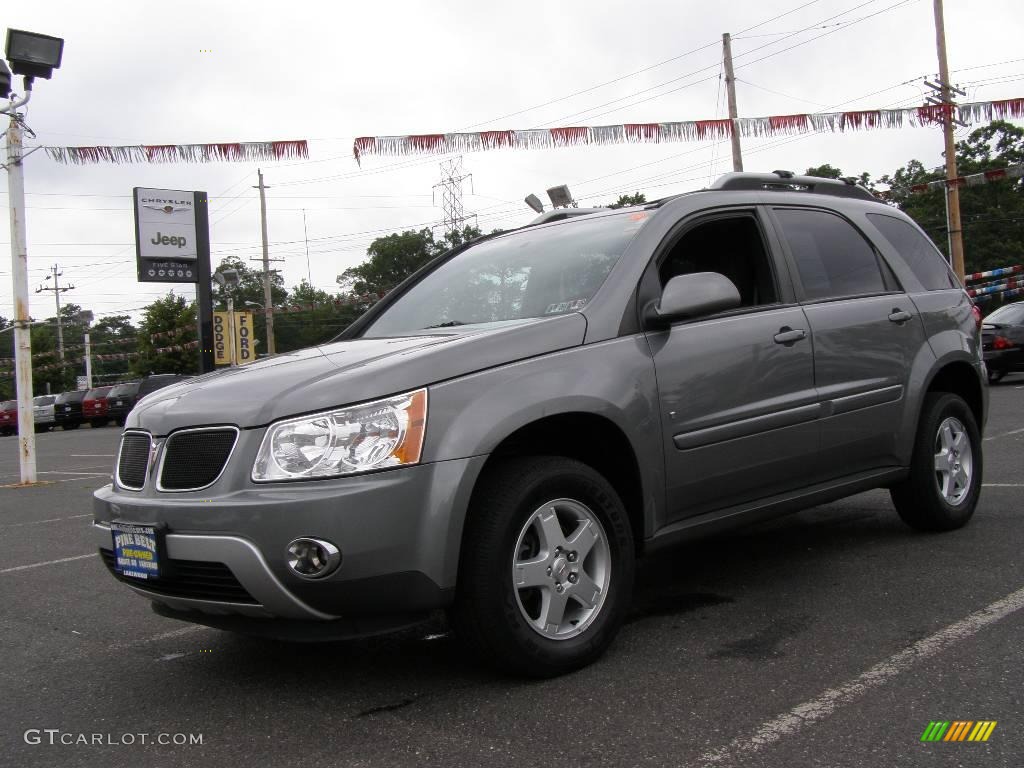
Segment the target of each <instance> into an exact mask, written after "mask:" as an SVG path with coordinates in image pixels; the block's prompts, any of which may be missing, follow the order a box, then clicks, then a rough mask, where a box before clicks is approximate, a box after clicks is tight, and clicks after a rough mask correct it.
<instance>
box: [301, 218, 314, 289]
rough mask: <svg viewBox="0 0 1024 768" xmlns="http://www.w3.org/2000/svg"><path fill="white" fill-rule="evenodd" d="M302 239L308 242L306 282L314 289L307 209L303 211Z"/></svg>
mask: <svg viewBox="0 0 1024 768" xmlns="http://www.w3.org/2000/svg"><path fill="white" fill-rule="evenodd" d="M302 239H303V240H305V241H306V280H308V281H309V287H310V288H312V287H313V270H312V269H310V267H309V232H308V231H307V230H306V209H305V208H303V209H302Z"/></svg>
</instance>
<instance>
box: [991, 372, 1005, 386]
mask: <svg viewBox="0 0 1024 768" xmlns="http://www.w3.org/2000/svg"><path fill="white" fill-rule="evenodd" d="M1005 375H1006V371H1005V370H992V369H991V368H990V369H989V371H988V383H989V384H997V383H999V382H1000V381H1002V379H1003V377H1004V376H1005Z"/></svg>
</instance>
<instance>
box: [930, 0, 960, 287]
mask: <svg viewBox="0 0 1024 768" xmlns="http://www.w3.org/2000/svg"><path fill="white" fill-rule="evenodd" d="M934 2H935V47H936V49H937V50H938V54H939V86H940V87H941V94H942V104H943V108H942V133H943V136H944V138H945V143H946V204H947V206H948V208H949V216H948V218H949V226H948V229H949V247H950V254H949V255H950V259H951V260H952V266H953V271H954V272H956V275H957V277H959V278H960V281H961V282H963V279H964V241H963V230H962V229H961V227H960V190H959V188H958V187H957V186H956V183H955V182H954V181H953V179H956V178H957V171H956V143H955V142H954V141H953V95H952V93H951V91H952V87H951V86H950V82H949V63H948V62H947V61H946V27H945V22H944V21H943V17H942V0H934Z"/></svg>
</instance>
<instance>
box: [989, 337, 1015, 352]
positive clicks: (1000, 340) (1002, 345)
mask: <svg viewBox="0 0 1024 768" xmlns="http://www.w3.org/2000/svg"><path fill="white" fill-rule="evenodd" d="M1013 346H1014V343H1013V342H1012V341H1010V340H1009V339H1008V338H1006V337H1005V336H996V337H995V338H994V339H992V349H1011V348H1012V347H1013Z"/></svg>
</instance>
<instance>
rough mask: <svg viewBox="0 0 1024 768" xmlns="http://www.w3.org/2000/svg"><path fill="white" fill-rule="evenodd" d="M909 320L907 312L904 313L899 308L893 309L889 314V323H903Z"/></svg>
mask: <svg viewBox="0 0 1024 768" xmlns="http://www.w3.org/2000/svg"><path fill="white" fill-rule="evenodd" d="M910 318H911V314H910V313H909V312H904V311H903V310H902V309H900V308H899V307H893V309H892V312H891V313H890V314H889V321H890V322H893V323H905V322H907V320H909V319H910Z"/></svg>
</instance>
